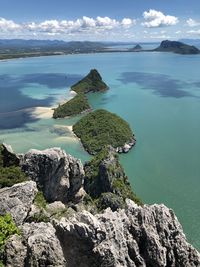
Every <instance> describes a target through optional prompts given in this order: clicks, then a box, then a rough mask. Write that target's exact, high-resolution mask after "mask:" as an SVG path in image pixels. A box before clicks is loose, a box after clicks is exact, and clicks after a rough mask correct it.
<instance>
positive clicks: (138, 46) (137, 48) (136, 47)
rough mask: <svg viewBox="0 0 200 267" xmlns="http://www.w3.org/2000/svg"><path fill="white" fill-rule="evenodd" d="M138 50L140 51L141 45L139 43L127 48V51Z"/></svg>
mask: <svg viewBox="0 0 200 267" xmlns="http://www.w3.org/2000/svg"><path fill="white" fill-rule="evenodd" d="M140 51H142V46H141V45H139V44H137V45H136V46H134V47H132V48H130V49H129V52H140Z"/></svg>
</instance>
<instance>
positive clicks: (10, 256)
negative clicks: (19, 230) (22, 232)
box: [5, 235, 27, 267]
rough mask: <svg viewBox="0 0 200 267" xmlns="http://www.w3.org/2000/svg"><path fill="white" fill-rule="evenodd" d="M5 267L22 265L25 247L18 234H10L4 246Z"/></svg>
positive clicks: (25, 251) (25, 252)
mask: <svg viewBox="0 0 200 267" xmlns="http://www.w3.org/2000/svg"><path fill="white" fill-rule="evenodd" d="M5 254H6V267H13V266H15V267H24V264H25V258H26V254H27V247H26V246H25V244H24V242H23V238H22V237H21V236H19V235H13V236H11V237H10V238H9V239H8V241H7V243H6V246H5Z"/></svg>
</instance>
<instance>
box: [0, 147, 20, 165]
mask: <svg viewBox="0 0 200 267" xmlns="http://www.w3.org/2000/svg"><path fill="white" fill-rule="evenodd" d="M19 162H20V160H19V158H18V156H16V155H15V154H14V152H13V150H12V148H11V146H9V145H6V144H2V145H0V167H10V166H19Z"/></svg>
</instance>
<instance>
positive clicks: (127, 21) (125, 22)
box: [121, 18, 136, 28]
mask: <svg viewBox="0 0 200 267" xmlns="http://www.w3.org/2000/svg"><path fill="white" fill-rule="evenodd" d="M135 24H136V20H133V19H129V18H124V19H123V20H122V21H121V25H122V26H124V27H125V28H130V27H131V26H133V25H135Z"/></svg>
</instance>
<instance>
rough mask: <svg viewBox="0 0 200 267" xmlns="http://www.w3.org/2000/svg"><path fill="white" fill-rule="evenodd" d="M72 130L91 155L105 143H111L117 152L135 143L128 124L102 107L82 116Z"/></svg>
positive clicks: (124, 150) (125, 149)
mask: <svg viewBox="0 0 200 267" xmlns="http://www.w3.org/2000/svg"><path fill="white" fill-rule="evenodd" d="M73 131H74V133H75V134H76V135H77V136H78V137H79V138H80V139H81V142H82V144H83V146H84V148H85V149H86V151H88V152H89V153H90V154H92V155H93V154H96V153H97V152H99V151H100V150H101V149H102V148H104V147H105V146H106V145H111V146H112V147H114V148H115V149H116V150H117V152H128V150H129V149H130V148H131V147H132V146H133V145H134V144H135V139H134V134H133V132H132V130H131V128H130V126H129V124H128V123H127V122H126V121H125V120H123V119H122V118H120V117H119V116H117V115H116V114H114V113H111V112H109V111H106V110H103V109H99V110H96V111H94V112H91V113H89V114H87V115H86V116H84V117H83V118H82V119H80V120H79V121H78V122H77V123H76V124H75V125H74V126H73Z"/></svg>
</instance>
